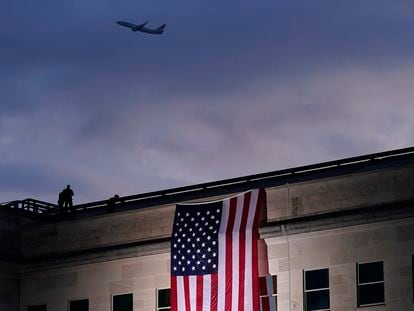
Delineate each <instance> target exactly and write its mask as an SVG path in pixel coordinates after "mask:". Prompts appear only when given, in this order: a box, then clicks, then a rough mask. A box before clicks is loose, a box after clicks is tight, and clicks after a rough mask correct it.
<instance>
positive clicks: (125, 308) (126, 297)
mask: <svg viewBox="0 0 414 311" xmlns="http://www.w3.org/2000/svg"><path fill="white" fill-rule="evenodd" d="M112 311H132V294H121V295H113V296H112Z"/></svg>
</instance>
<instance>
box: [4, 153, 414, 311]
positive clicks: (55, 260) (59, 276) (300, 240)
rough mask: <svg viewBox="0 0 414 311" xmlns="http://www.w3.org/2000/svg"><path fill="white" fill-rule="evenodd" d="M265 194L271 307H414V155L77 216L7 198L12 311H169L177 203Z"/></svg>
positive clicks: (138, 199) (225, 184)
mask: <svg viewBox="0 0 414 311" xmlns="http://www.w3.org/2000/svg"><path fill="white" fill-rule="evenodd" d="M258 187H264V188H265V190H266V195H267V210H266V211H265V212H264V214H263V222H262V225H261V227H260V237H261V239H263V241H264V242H262V244H260V248H261V249H260V251H261V252H262V254H266V251H267V259H266V258H265V257H262V259H261V262H260V267H261V268H260V269H261V273H262V274H263V273H264V272H263V271H265V270H266V269H267V268H268V270H269V272H270V274H271V275H273V276H274V277H273V280H274V281H275V285H277V286H274V287H273V291H272V292H271V293H269V295H270V296H271V297H267V296H269V295H266V294H265V295H262V297H261V299H262V300H263V301H264V300H270V301H275V302H276V305H277V310H280V311H287V310H289V311H299V310H334V311H345V310H359V308H360V307H361V310H370V311H371V310H372V311H377V310H395V311H397V310H398V311H409V310H414V297H413V260H414V259H413V255H414V148H406V149H400V150H394V151H389V152H383V153H377V154H370V155H365V156H360V157H354V158H348V159H343V160H338V161H331V162H326V163H321V164H315V165H309V166H303V167H297V168H293V169H286V170H281V171H276V172H269V173H265V174H258V175H252V176H246V177H240V178H234V179H229V180H223V181H218V182H211V183H205V184H199V185H194V186H189V187H183V188H175V189H169V190H165V191H158V192H152V193H146V194H140V195H134V196H128V197H122V198H120V200H119V201H117V202H116V203H115V204H114V205H112V206H108V201H99V202H93V203H89V204H83V205H77V206H75V207H74V210H73V211H71V212H65V213H57V209H56V206H55V205H54V204H50V203H46V202H40V201H36V200H31V199H27V200H24V201H13V202H8V203H3V204H2V205H1V208H0V243H1V248H0V260H1V261H0V263H1V265H0V310H1V311H15V310H20V311H23V310H24V311H26V310H28V311H40V310H46V309H47V310H52V311H67V310H72V311H73V310H93V311H110V310H114V311H118V310H143V311H158V310H169V287H170V284H169V283H170V274H169V273H170V270H169V269H170V268H169V267H170V255H169V252H170V236H171V231H172V223H173V215H174V210H175V203H176V202H187V201H208V200H212V199H216V198H221V197H226V196H229V195H230V194H234V193H238V192H242V191H245V190H247V189H251V188H258ZM262 294H263V293H262ZM362 307H365V308H363V309H362ZM122 308H124V309H122Z"/></svg>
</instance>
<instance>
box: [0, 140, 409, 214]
mask: <svg viewBox="0 0 414 311" xmlns="http://www.w3.org/2000/svg"><path fill="white" fill-rule="evenodd" d="M407 161H408V162H409V163H412V164H414V147H408V148H402V149H396V150H390V151H385V152H378V153H372V154H368V155H361V156H355V157H350V158H344V159H340V160H333V161H328V162H322V163H317V164H311V165H304V166H298V167H294V168H288V169H282V170H277V171H271V172H267V173H260V174H253V175H247V176H242V177H236V178H229V179H223V180H219V181H213V182H206V183H200V184H195V185H190V186H184V187H176V188H170V189H166V190H160V191H152V192H146V193H142V194H136V195H130V196H124V197H120V199H119V201H120V202H122V204H117V205H116V207H117V208H116V210H129V209H136V208H141V207H149V206H154V205H160V204H172V203H176V202H179V201H186V200H194V199H200V198H203V197H208V196H216V195H224V194H229V193H235V192H240V191H245V190H248V189H252V188H259V187H273V186H277V185H283V184H287V183H295V182H301V181H305V180H311V179H317V178H323V177H330V176H339V175H345V174H350V173H354V172H356V171H358V172H360V171H369V170H374V169H378V168H382V167H390V166H399V165H401V164H402V163H406V162H407ZM27 200H30V203H31V206H34V208H32V210H30V208H29V209H28V211H29V212H32V213H35V214H42V213H43V214H50V212H52V214H53V212H54V210H56V208H57V205H56V204H52V203H47V202H41V201H37V200H33V199H26V200H24V201H27ZM24 201H12V202H9V203H7V204H1V205H0V206H2V207H6V206H8V205H10V204H14V206H16V207H15V209H19V208H18V207H17V205H16V204H18V203H19V202H20V203H21V202H24ZM37 202H38V203H39V204H37ZM38 205H39V206H38ZM107 205H108V200H101V201H94V202H90V203H84V204H78V205H75V206H73V211H75V212H81V211H82V212H86V211H89V212H88V213H87V214H88V215H93V214H95V213H94V212H92V210H96V211H97V212H98V210H101V211H102V207H106V206H107ZM38 207H41V208H42V210H40V212H39V209H38ZM121 207H122V208H121ZM70 214H73V213H70ZM75 214H77V213H75ZM82 214H84V213H82ZM97 214H102V212H99V213H97ZM73 216H74V215H73Z"/></svg>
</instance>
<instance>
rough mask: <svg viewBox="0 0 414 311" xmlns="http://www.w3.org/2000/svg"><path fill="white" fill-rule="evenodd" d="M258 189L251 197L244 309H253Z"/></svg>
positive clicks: (247, 232)
mask: <svg viewBox="0 0 414 311" xmlns="http://www.w3.org/2000/svg"><path fill="white" fill-rule="evenodd" d="M258 195H259V191H258V190H253V191H252V192H251V197H250V205H249V215H248V217H247V226H246V261H245V262H246V266H245V271H246V272H245V278H244V310H246V311H250V310H253V282H252V239H253V233H252V227H253V222H254V215H255V212H256V206H257V198H258Z"/></svg>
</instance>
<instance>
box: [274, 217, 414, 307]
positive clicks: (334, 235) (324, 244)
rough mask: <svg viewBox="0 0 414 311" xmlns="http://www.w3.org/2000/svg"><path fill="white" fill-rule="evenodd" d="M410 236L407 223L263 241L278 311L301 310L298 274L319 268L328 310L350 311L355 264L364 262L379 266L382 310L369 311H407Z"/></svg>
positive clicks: (413, 244)
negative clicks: (324, 276) (325, 278)
mask: <svg viewBox="0 0 414 311" xmlns="http://www.w3.org/2000/svg"><path fill="white" fill-rule="evenodd" d="M413 232H414V219H412V218H411V219H406V220H400V221H389V222H383V223H377V224H369V225H360V226H352V227H346V228H341V229H335V230H326V231H319V232H313V233H306V234H298V235H286V236H283V237H276V238H267V239H266V244H267V246H268V257H269V271H270V273H271V274H276V275H277V276H278V282H279V284H278V288H279V295H278V300H279V310H281V311H287V310H290V311H301V310H303V295H304V294H303V273H304V270H313V269H321V268H329V281H330V297H331V310H335V311H351V310H356V309H357V297H356V292H357V285H356V282H357V281H356V264H357V263H361V262H370V261H383V262H384V279H385V303H386V306H384V305H381V306H376V307H370V308H369V310H373V311H377V310H387V311H401V310H413V309H414V304H413V296H412V295H413V288H412V274H411V273H412V272H411V271H412V270H411V269H412V265H411V256H412V255H414V235H413V234H412V233H413ZM289 302H290V307H291V309H290V308H289Z"/></svg>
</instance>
